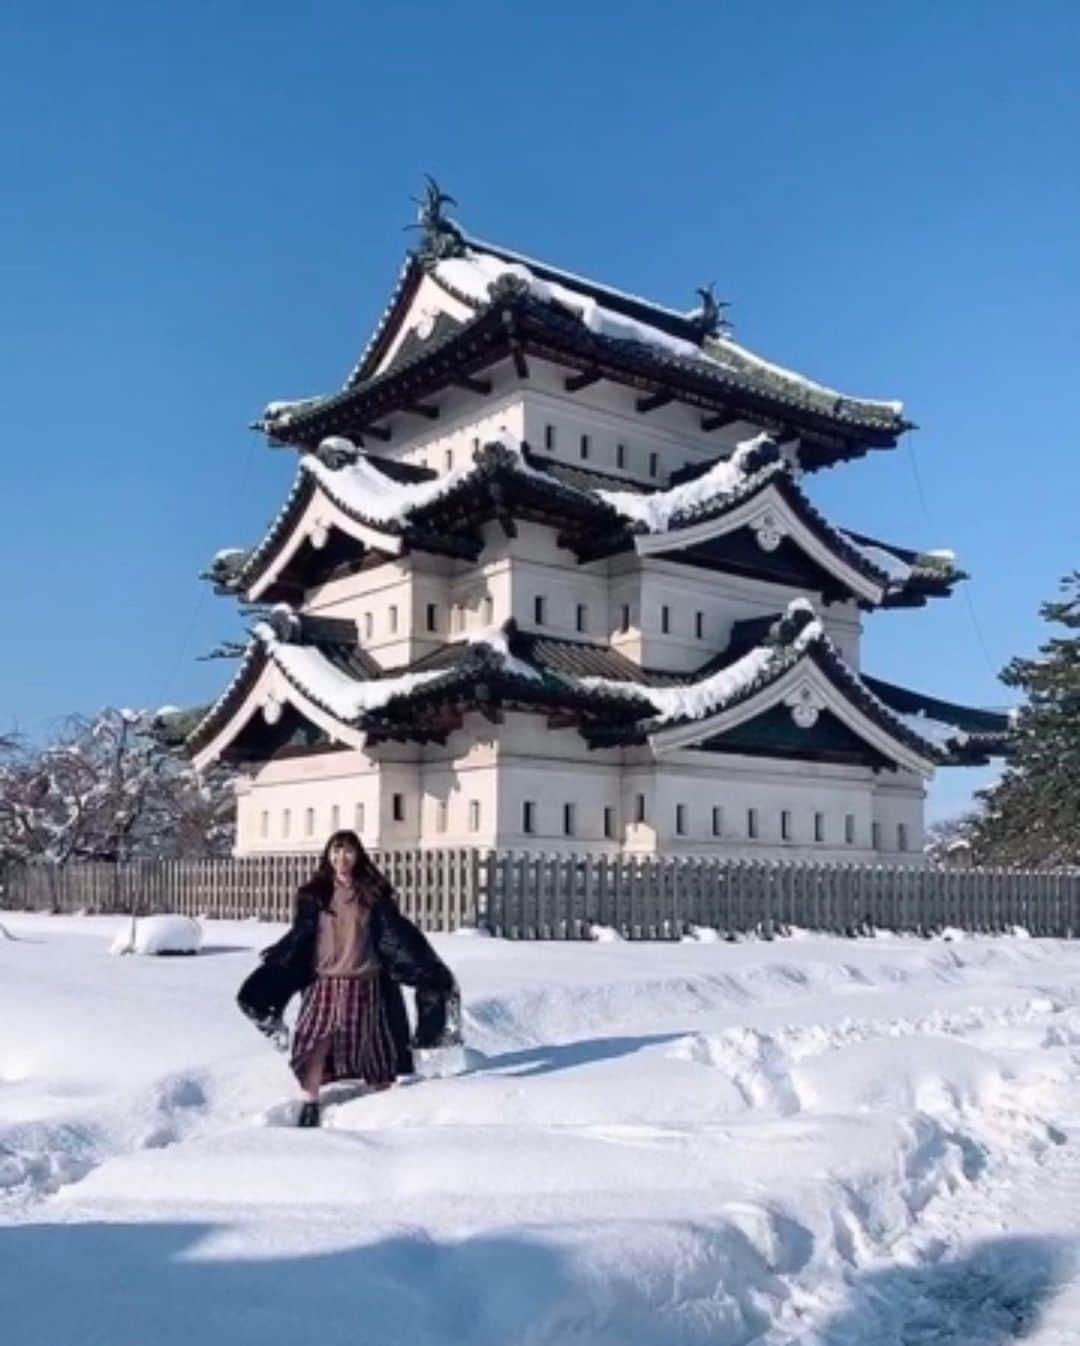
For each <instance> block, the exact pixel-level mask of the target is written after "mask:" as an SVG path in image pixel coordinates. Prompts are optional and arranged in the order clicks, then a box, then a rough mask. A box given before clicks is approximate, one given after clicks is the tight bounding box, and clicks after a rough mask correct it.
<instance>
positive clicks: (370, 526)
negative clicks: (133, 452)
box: [208, 429, 962, 605]
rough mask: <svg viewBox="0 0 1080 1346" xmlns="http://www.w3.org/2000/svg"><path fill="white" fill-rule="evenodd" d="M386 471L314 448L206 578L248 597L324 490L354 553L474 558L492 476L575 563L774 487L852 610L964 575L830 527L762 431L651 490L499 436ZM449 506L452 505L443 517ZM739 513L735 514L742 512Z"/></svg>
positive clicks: (366, 458) (727, 511)
mask: <svg viewBox="0 0 1080 1346" xmlns="http://www.w3.org/2000/svg"><path fill="white" fill-rule="evenodd" d="M390 467H391V464H390V463H388V462H384V460H381V459H378V458H372V457H371V456H370V455H367V454H364V453H362V452H359V451H358V450H357V449H356V448H355V446H354V445H353V444H352V443H351V442H350V441H348V440H346V439H344V438H342V437H340V436H335V437H334V438H332V439H328V440H326V441H324V442H323V443H322V444H321V445H320V448H319V451H318V453H317V454H316V453H312V454H305V455H304V457H303V458H301V460H300V465H299V468H300V470H299V473H298V476H297V480H296V482H295V483H294V486H293V488H292V491H291V493H290V495H289V497H288V498H287V500H286V502H285V504H284V506H283V507H282V509H281V510H280V511H279V513H278V515H277V517H276V518H275V519H274V520H273V521H272V523H271V525H270V527H269V529H268V531H267V533H266V534H265V535H264V537H263V539H262V540H261V541H260V542H259V544H258V545H257V546H256V547H255V548H254V549H252V551H251V552H249V553H244V552H241V551H234V552H231V553H230V555H229V557H228V559H227V560H225V561H223V562H216V563H215V565H214V566H213V567H212V568H211V570H210V572H209V573H208V578H211V579H212V580H214V582H215V584H216V585H217V587H218V588H219V590H221V591H225V592H252V593H254V587H253V586H258V585H259V584H260V583H261V584H263V587H264V588H265V587H266V580H265V576H266V574H267V573H269V572H268V567H270V568H271V570H273V568H274V567H275V566H276V567H277V568H280V567H281V566H282V565H284V564H285V563H286V562H287V561H288V557H289V555H290V554H291V550H295V547H296V544H297V542H298V541H300V540H301V539H300V537H299V534H298V532H297V530H304V529H308V530H310V529H311V528H312V527H313V519H314V515H313V514H312V511H313V510H314V514H318V515H319V519H318V520H315V522H316V523H319V525H320V527H322V525H323V524H325V518H324V517H323V516H324V515H325V514H326V511H319V510H317V509H315V507H314V506H313V505H312V504H311V501H312V493H313V492H320V493H322V495H323V496H324V497H325V498H326V500H328V501H329V502H331V504H332V505H334V506H335V507H336V508H337V509H338V510H340V511H341V514H342V515H344V516H345V518H344V519H339V520H338V524H337V526H339V527H342V528H345V530H346V531H347V532H351V533H352V534H354V535H355V536H356V537H357V540H358V542H359V543H361V544H362V545H363V546H364V547H367V548H371V547H374V548H375V549H376V550H378V549H380V548H381V549H383V550H385V551H386V552H387V553H388V554H397V553H399V552H400V551H401V550H402V549H403V546H405V545H409V546H416V547H419V548H420V549H422V550H424V549H426V550H435V551H443V552H447V554H451V551H452V552H453V554H462V555H465V554H469V555H472V554H475V549H476V548H477V547H479V546H480V545H481V544H480V542H479V540H478V539H477V537H476V536H475V535H474V534H473V533H469V532H468V530H466V533H467V534H468V535H467V536H466V535H465V534H461V535H460V536H459V535H458V533H459V532H460V525H459V524H455V523H453V522H448V521H453V520H454V519H458V520H460V519H461V518H462V517H464V516H462V514H461V509H462V504H461V502H462V501H464V500H465V499H466V497H467V496H468V497H469V498H470V499H471V501H472V504H471V505H470V506H469V508H470V509H471V510H472V516H475V514H476V510H477V508H479V509H480V510H481V512H483V507H484V506H483V502H484V501H485V500H486V501H487V503H488V508H494V504H493V502H494V497H493V496H492V497H490V498H489V496H488V494H487V493H486V487H485V485H484V483H485V482H488V481H490V480H492V479H493V477H494V476H496V475H500V474H501V475H502V480H503V482H504V483H508V484H510V485H511V486H513V483H514V482H515V481H516V482H517V483H518V486H516V487H513V491H512V494H511V495H510V496H508V495H507V494H506V490H505V486H504V488H503V494H502V495H501V496H500V497H499V498H500V500H501V502H502V505H501V507H502V508H507V507H510V508H513V502H514V501H515V500H517V499H518V497H519V496H520V497H521V502H524V503H526V504H527V505H528V507H529V508H530V509H535V508H537V507H538V506H542V507H544V508H547V509H548V510H549V511H550V512H551V514H552V516H553V517H557V518H558V519H559V520H560V527H561V529H562V536H563V538H564V541H565V542H566V545H567V546H569V547H570V548H571V549H572V550H574V551H575V552H577V553H579V557H580V558H584V557H586V556H589V557H591V556H593V555H596V556H599V555H605V554H609V553H611V552H612V551H619V550H622V549H625V548H626V547H628V546H630V545H637V547H638V550H639V551H645V550H652V551H658V550H660V551H663V550H679V549H680V548H682V547H684V546H692V545H694V544H695V543H696V542H697V541H698V540H699V539H698V538H697V537H696V536H691V535H690V532H689V530H692V529H694V528H697V529H698V531H699V533H700V526H701V525H703V524H705V523H707V522H708V521H709V520H716V521H717V522H716V526H715V527H714V528H713V529H711V530H710V536H711V535H712V534H713V533H715V534H717V535H723V534H725V533H727V532H730V531H732V530H733V529H736V528H739V527H745V526H746V520H745V519H744V518H743V517H742V516H743V514H745V513H746V508H745V507H748V502H749V501H750V500H751V498H752V497H755V496H756V495H758V494H759V493H761V492H762V491H764V490H766V489H768V488H769V487H770V486H773V485H775V486H776V487H777V489H778V490H779V491H780V497H778V499H777V504H778V506H780V507H781V508H783V509H786V510H787V519H788V527H789V528H790V529H793V530H794V532H793V533H792V536H793V537H794V538H795V539H796V541H797V542H798V541H799V539H800V538H801V540H802V541H801V543H800V545H802V546H804V547H809V548H810V549H811V552H812V554H813V559H816V561H817V563H818V564H823V565H824V566H825V568H826V569H827V570H830V571H831V572H833V573H834V574H835V578H836V580H837V582H838V583H840V584H842V585H845V586H847V587H848V588H850V589H851V591H852V592H853V593H854V594H855V596H856V597H857V598H858V599H859V601H861V602H869V603H879V602H884V603H885V604H887V605H891V604H892V603H893V601H894V599H900V598H903V600H904V601H909V600H911V601H921V597H920V595H921V594H922V593H942V592H947V590H948V586H949V584H951V583H952V582H954V581H955V580H956V579H957V578H962V575H961V573H960V572H958V571H956V570H955V569H951V568H950V564H949V562H948V561H947V560H945V559H944V558H945V556H946V555H947V554H944V553H927V554H922V553H916V552H912V551H908V550H906V549H904V548H891V547H889V546H888V544H885V543H880V542H877V541H875V540H873V539H868V538H864V537H862V536H861V535H858V534H852V533H850V532H848V531H847V530H844V529H840V528H837V527H835V526H834V525H832V524H830V523H829V522H828V520H826V519H825V518H824V517H823V516H822V515H821V514H820V513H819V512H818V511H817V510H816V509H815V508H814V506H813V505H812V504H811V502H810V501H809V499H808V498H807V497H806V495H805V494H804V492H803V491H802V490H801V489H800V487H799V486H798V485H797V482H796V475H797V473H796V471H795V470H794V469H793V467H792V465H791V463H790V461H789V460H788V459H787V458H786V457H784V456H783V455H782V454H781V453H780V451H779V450H778V449H777V447H776V445H775V444H774V443H773V442H772V440H771V439H770V438H769V437H768V436H767V435H755V436H753V437H752V438H749V439H747V440H745V441H743V442H742V443H740V444H739V445H737V446H736V448H735V449H734V451H733V452H732V454H731V456H730V457H728V458H726V459H723V460H718V461H717V462H715V463H713V464H712V465H711V466H709V467H708V468H707V469H706V470H705V471H703V472H702V473H701V474H700V475H698V476H697V477H696V478H694V479H692V480H687V481H682V482H680V483H678V484H676V485H673V486H669V487H667V488H663V489H656V490H651V491H650V490H647V489H645V488H642V487H641V486H640V485H639V486H638V487H637V488H636V489H624V488H622V487H619V488H618V489H616V488H615V487H614V484H613V479H611V478H605V477H604V476H603V475H600V474H592V475H590V474H589V473H587V472H583V471H577V472H576V473H568V472H567V471H566V470H565V465H564V464H561V463H559V462H557V461H555V460H546V459H544V458H542V457H539V456H536V455H533V454H532V453H531V452H530V451H529V450H528V449H527V448H526V446H525V445H524V444H522V443H521V442H520V441H519V440H518V439H517V438H516V437H515V436H514V435H512V434H511V433H509V432H508V431H506V430H505V429H504V430H503V431H501V432H500V436H499V438H498V439H496V440H494V441H491V442H489V443H487V444H485V445H484V446H483V447H482V448H481V449H480V450H479V451H478V452H477V453H476V454H475V455H474V457H473V459H472V460H471V461H469V462H467V463H461V464H459V465H458V466H457V467H455V468H452V469H451V470H449V471H447V472H444V473H441V474H439V473H435V472H433V471H430V470H427V469H419V468H413V469H410V471H411V472H412V473H413V474H414V475H413V476H412V477H411V478H408V479H403V477H402V472H403V469H402V467H401V466H400V465H396V466H395V467H394V469H393V470H394V473H395V475H389V471H388V469H390ZM506 474H509V475H508V476H507V475H506ZM451 502H456V503H454V504H453V508H452V509H451ZM444 504H445V505H446V509H443V508H442V506H443V505H444ZM740 507H744V508H743V509H742V513H741V514H740V513H739V508H740ZM433 510H434V511H435V513H432V511H433ZM348 520H351V521H352V524H354V525H356V527H352V526H351V525H350V524H349V523H348ZM725 520H727V521H728V522H727V523H726V524H725ZM455 528H457V529H458V532H455V531H454V530H455ZM323 531H324V532H325V529H324V530H323ZM294 534H296V536H295V537H294V536H293V535H294ZM643 535H647V536H648V537H649V538H650V539H651V541H650V543H649V545H648V547H646V546H645V544H644V543H643V542H641V541H640V538H641V537H642V536H643ZM635 537H637V538H638V539H639V541H638V542H637V543H636V544H635V543H634V542H633V539H634V538H635ZM290 538H291V539H292V541H291V542H290ZM455 539H456V545H452V544H455ZM290 549H291V550H290ZM448 549H450V550H448ZM275 558H278V559H275ZM275 573H276V572H275ZM279 592H280V591H279Z"/></svg>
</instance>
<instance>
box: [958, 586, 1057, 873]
mask: <svg viewBox="0 0 1080 1346" xmlns="http://www.w3.org/2000/svg"><path fill="white" fill-rule="evenodd" d="M1061 590H1062V593H1063V595H1064V596H1063V598H1061V599H1060V600H1058V601H1056V602H1050V603H1044V604H1043V606H1042V608H1041V609H1040V611H1041V614H1042V616H1043V617H1044V618H1045V619H1046V620H1047V621H1048V622H1053V623H1055V624H1056V625H1058V626H1061V627H1064V628H1065V632H1066V634H1064V635H1055V636H1053V637H1052V638H1051V639H1050V640H1048V641H1047V642H1046V643H1045V644H1044V645H1042V646H1040V648H1039V657H1038V658H1036V659H1014V660H1013V661H1012V662H1011V663H1010V664H1009V665H1008V667H1007V668H1006V669H1005V671H1004V672H1003V673H1002V675H1001V676H1002V681H1003V682H1005V683H1007V684H1008V686H1010V687H1018V688H1020V690H1021V691H1022V692H1023V693H1024V695H1025V697H1026V701H1025V703H1024V704H1023V705H1022V706H1021V708H1020V710H1019V712H1018V714H1017V721H1016V746H1015V751H1014V754H1013V756H1012V758H1011V760H1010V762H1009V765H1008V767H1007V769H1006V771H1005V774H1004V775H1003V776H1002V778H1001V780H1000V781H999V782H998V784H997V785H995V786H993V787H992V788H991V789H989V790H985V791H983V792H982V794H981V795H980V799H981V801H982V812H981V814H980V816H979V818H978V819H977V822H976V825H975V827H974V829H973V834H972V842H973V845H974V850H975V856H976V858H977V859H978V860H980V861H983V862H986V863H990V864H1022V865H1044V864H1051V865H1075V864H1080V571H1074V572H1073V573H1072V574H1071V575H1068V576H1066V578H1065V579H1063V580H1062V582H1061Z"/></svg>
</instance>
